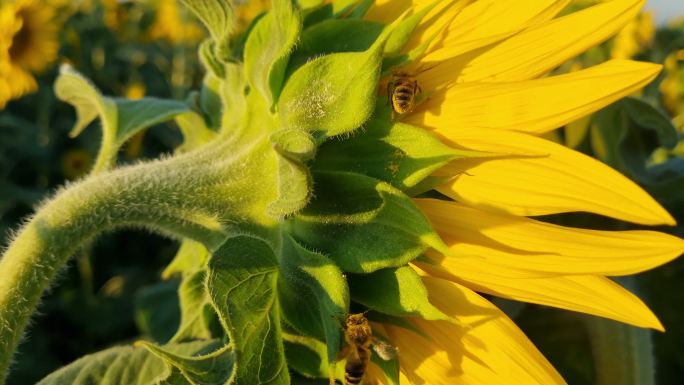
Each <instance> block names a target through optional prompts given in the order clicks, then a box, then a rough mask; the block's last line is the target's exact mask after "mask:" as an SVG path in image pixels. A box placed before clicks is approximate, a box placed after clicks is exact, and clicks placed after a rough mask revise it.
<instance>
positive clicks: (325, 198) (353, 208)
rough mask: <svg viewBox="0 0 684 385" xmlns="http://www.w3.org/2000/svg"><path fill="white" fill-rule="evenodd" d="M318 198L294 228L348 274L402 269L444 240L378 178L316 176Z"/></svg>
mask: <svg viewBox="0 0 684 385" xmlns="http://www.w3.org/2000/svg"><path fill="white" fill-rule="evenodd" d="M314 186H315V189H314V197H313V199H312V201H311V203H309V205H308V206H307V207H306V208H305V209H304V210H303V211H302V212H301V213H299V214H297V215H296V216H294V217H293V218H292V220H291V221H290V223H289V226H290V231H291V234H293V235H294V237H295V238H296V239H298V240H300V241H301V242H302V243H303V244H304V245H306V246H308V247H311V248H314V249H316V250H321V251H322V252H324V253H326V254H327V255H329V256H330V258H332V259H333V260H334V261H335V263H336V264H337V265H338V266H340V268H342V270H344V271H348V272H354V273H368V272H372V271H375V270H378V269H382V268H386V267H398V266H401V265H404V264H406V263H407V262H409V261H411V260H412V259H414V258H416V257H417V256H419V255H420V254H421V253H422V252H423V251H425V250H426V249H427V247H428V246H430V247H436V248H441V247H442V246H441V240H440V239H439V237H438V236H437V235H436V234H435V232H434V231H433V230H432V228H431V226H430V223H429V222H428V221H427V219H426V218H425V217H424V216H423V214H422V213H421V211H420V209H418V208H417V207H416V206H415V204H414V203H413V201H412V200H411V199H410V198H409V197H407V196H406V195H404V194H403V193H402V192H401V191H399V190H397V189H396V188H394V187H392V186H391V185H389V184H387V183H384V182H381V181H379V180H377V179H374V178H370V177H367V176H363V175H360V174H354V173H342V172H316V173H314Z"/></svg>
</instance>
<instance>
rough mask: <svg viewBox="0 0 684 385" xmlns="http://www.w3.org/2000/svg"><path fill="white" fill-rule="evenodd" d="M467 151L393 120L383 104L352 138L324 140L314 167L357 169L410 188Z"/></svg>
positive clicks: (334, 169)
mask: <svg viewBox="0 0 684 385" xmlns="http://www.w3.org/2000/svg"><path fill="white" fill-rule="evenodd" d="M467 155H469V154H466V153H459V152H458V151H456V150H454V149H452V148H450V147H449V146H447V145H445V144H443V143H442V142H441V141H440V140H439V139H437V138H436V137H435V136H434V135H432V134H431V133H429V132H428V131H427V130H425V129H422V128H418V127H414V126H411V125H408V124H404V123H393V122H391V121H390V117H389V108H387V107H384V106H383V107H379V108H378V109H377V110H376V114H375V117H374V118H373V119H371V120H370V121H369V122H368V123H367V124H366V125H365V127H364V129H363V130H359V131H357V132H355V133H354V134H353V135H352V137H351V138H347V139H344V140H330V141H328V142H325V143H324V144H323V145H322V146H321V150H320V151H319V154H318V156H317V157H316V161H315V163H314V164H313V165H312V169H313V170H325V171H343V170H344V171H353V172H358V173H362V174H365V175H368V176H372V177H374V178H377V179H380V180H383V181H385V182H387V183H390V184H392V185H393V186H394V187H396V188H399V189H401V190H407V189H409V188H411V187H414V186H416V185H417V184H418V183H419V182H421V181H422V180H423V179H425V178H427V177H428V176H429V175H430V174H432V173H433V172H434V171H435V170H437V169H439V168H440V167H442V166H444V165H445V164H447V163H448V162H449V161H451V160H453V159H455V158H457V157H459V156H461V157H464V156H467Z"/></svg>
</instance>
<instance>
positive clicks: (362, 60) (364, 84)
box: [278, 18, 401, 137]
mask: <svg viewBox="0 0 684 385" xmlns="http://www.w3.org/2000/svg"><path fill="white" fill-rule="evenodd" d="M400 20H401V18H400V19H398V20H397V21H395V22H394V23H393V24H392V25H390V26H388V27H386V28H385V30H384V31H383V32H382V33H381V34H380V36H379V37H378V38H377V39H376V40H375V42H374V43H373V45H372V46H371V47H370V48H368V49H367V50H366V51H364V52H343V53H334V54H330V55H325V56H322V57H319V58H316V59H313V60H311V61H309V62H307V63H306V64H304V65H302V66H301V67H299V69H297V70H296V71H295V72H294V73H293V74H292V75H291V76H290V78H289V79H288V81H287V83H286V84H285V88H284V89H283V92H282V94H281V97H280V100H279V101H278V113H279V116H280V120H281V126H282V127H283V128H291V129H300V130H305V131H321V132H323V133H324V134H325V135H326V136H328V137H331V136H336V135H340V134H344V133H348V132H351V131H353V130H355V129H357V128H358V127H360V126H361V125H362V124H363V123H364V122H365V121H366V120H368V118H369V117H370V116H371V114H372V113H373V110H374V108H375V98H376V92H377V84H378V81H379V80H380V70H381V67H382V51H383V49H384V46H385V42H386V41H387V39H388V38H389V36H390V35H391V32H392V31H393V30H394V28H395V27H396V25H397V24H398V23H400Z"/></svg>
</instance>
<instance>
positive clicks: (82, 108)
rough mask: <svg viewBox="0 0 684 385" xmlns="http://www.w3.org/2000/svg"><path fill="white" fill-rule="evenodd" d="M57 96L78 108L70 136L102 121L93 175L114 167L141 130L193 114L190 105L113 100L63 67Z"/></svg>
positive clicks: (57, 81)
mask: <svg viewBox="0 0 684 385" xmlns="http://www.w3.org/2000/svg"><path fill="white" fill-rule="evenodd" d="M55 94H56V95H57V97H58V98H59V99H60V100H63V101H65V102H68V103H70V104H72V105H73V106H74V108H76V116H77V120H76V124H75V125H74V128H73V129H72V131H71V133H70V136H72V137H76V136H78V135H79V134H80V133H81V132H82V131H83V129H85V127H86V126H87V125H88V124H90V123H91V122H92V121H93V120H95V118H97V117H98V116H99V117H100V119H101V121H102V145H101V147H100V152H99V154H98V158H97V160H96V162H95V166H94V167H93V172H99V171H103V170H106V169H108V168H110V167H111V166H113V163H114V162H115V159H116V153H117V151H118V150H119V148H120V147H121V146H122V145H123V144H124V143H125V142H126V140H128V139H129V138H130V137H132V136H133V135H135V134H136V133H138V132H139V131H141V130H143V129H145V128H148V127H151V126H153V125H155V124H159V123H162V122H165V121H168V120H171V119H173V118H174V117H175V116H176V115H179V114H182V113H187V112H189V111H190V109H189V107H188V105H187V104H185V103H183V102H179V101H175V100H164V99H158V98H151V97H147V98H143V99H140V100H128V99H121V98H110V97H106V96H103V95H102V94H100V91H99V90H98V89H97V88H96V87H95V86H94V85H93V84H92V83H90V82H89V81H88V80H87V79H86V78H84V77H83V76H82V75H81V74H79V73H78V72H76V71H75V70H73V69H72V68H71V67H70V66H68V65H64V66H62V67H61V69H60V75H59V77H58V78H57V80H56V81H55Z"/></svg>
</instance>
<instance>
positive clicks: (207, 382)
mask: <svg viewBox="0 0 684 385" xmlns="http://www.w3.org/2000/svg"><path fill="white" fill-rule="evenodd" d="M139 344H140V345H142V346H144V347H145V348H147V350H149V351H150V352H152V353H153V354H154V355H156V356H157V357H159V358H161V359H162V360H164V362H165V363H166V364H167V366H169V367H170V369H171V370H170V373H169V374H168V375H167V376H166V377H165V378H163V379H162V381H161V384H174V385H175V384H183V385H223V384H228V383H230V382H231V380H232V377H233V368H234V367H235V365H236V362H235V353H234V352H233V349H232V346H231V345H224V346H222V347H219V348H214V349H211V350H209V349H205V350H204V351H201V352H198V353H195V354H193V355H187V354H183V353H180V354H179V353H178V352H176V351H175V349H173V348H171V349H170V348H168V347H166V346H158V345H154V344H151V343H149V342H145V341H143V342H140V343H139ZM172 347H173V345H172Z"/></svg>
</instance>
